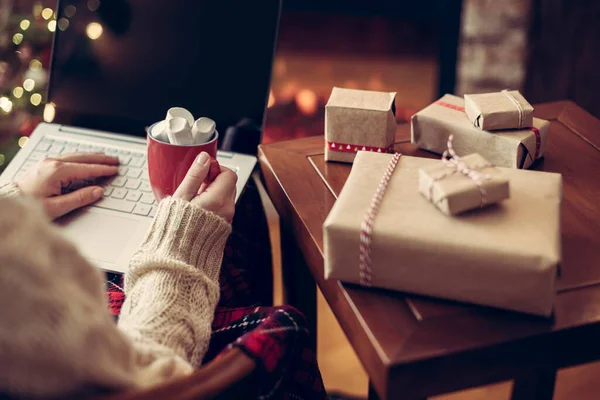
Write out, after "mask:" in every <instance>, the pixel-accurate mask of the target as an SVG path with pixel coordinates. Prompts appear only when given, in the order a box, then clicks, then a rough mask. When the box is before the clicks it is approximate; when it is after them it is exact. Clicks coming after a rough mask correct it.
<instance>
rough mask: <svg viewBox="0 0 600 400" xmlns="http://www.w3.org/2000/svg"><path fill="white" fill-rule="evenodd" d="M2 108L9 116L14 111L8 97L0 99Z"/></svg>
mask: <svg viewBox="0 0 600 400" xmlns="http://www.w3.org/2000/svg"><path fill="white" fill-rule="evenodd" d="M0 108H1V109H2V111H4V112H5V113H7V114H8V113H9V112H11V111H12V108H13V103H12V101H10V100H9V98H8V97H6V96H2V97H0Z"/></svg>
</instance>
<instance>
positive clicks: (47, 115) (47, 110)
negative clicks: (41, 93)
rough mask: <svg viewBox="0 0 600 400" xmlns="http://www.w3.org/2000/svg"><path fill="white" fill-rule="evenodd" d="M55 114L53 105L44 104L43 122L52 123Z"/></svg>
mask: <svg viewBox="0 0 600 400" xmlns="http://www.w3.org/2000/svg"><path fill="white" fill-rule="evenodd" d="M55 114H56V107H55V106H54V103H46V106H45V107H44V121H46V122H52V121H54V115H55Z"/></svg>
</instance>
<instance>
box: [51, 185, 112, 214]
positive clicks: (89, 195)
mask: <svg viewBox="0 0 600 400" xmlns="http://www.w3.org/2000/svg"><path fill="white" fill-rule="evenodd" d="M103 194H104V190H103V189H102V188H101V187H99V186H89V187H85V188H82V189H79V190H76V191H74V192H71V193H69V194H64V195H61V196H54V197H48V198H47V199H45V200H44V205H45V206H46V210H47V212H48V214H49V215H50V218H52V219H56V218H58V217H61V216H63V215H65V214H67V213H69V212H71V211H73V210H75V209H77V208H81V207H83V206H87V205H88V204H92V203H94V202H95V201H96V200H98V199H100V198H101V197H102V196H103Z"/></svg>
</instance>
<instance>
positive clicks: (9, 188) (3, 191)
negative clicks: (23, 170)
mask: <svg viewBox="0 0 600 400" xmlns="http://www.w3.org/2000/svg"><path fill="white" fill-rule="evenodd" d="M21 194H22V193H21V189H19V186H17V184H16V183H14V182H13V181H9V182H6V183H3V184H0V197H17V196H20V195H21Z"/></svg>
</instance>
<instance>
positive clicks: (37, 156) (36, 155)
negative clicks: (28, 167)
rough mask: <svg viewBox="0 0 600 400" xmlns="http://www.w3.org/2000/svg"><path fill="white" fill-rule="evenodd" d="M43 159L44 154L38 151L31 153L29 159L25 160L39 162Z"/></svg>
mask: <svg viewBox="0 0 600 400" xmlns="http://www.w3.org/2000/svg"><path fill="white" fill-rule="evenodd" d="M44 158H46V154H45V153H40V152H38V151H34V152H33V153H31V154H30V155H29V157H27V160H28V161H40V160H43V159H44Z"/></svg>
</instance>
